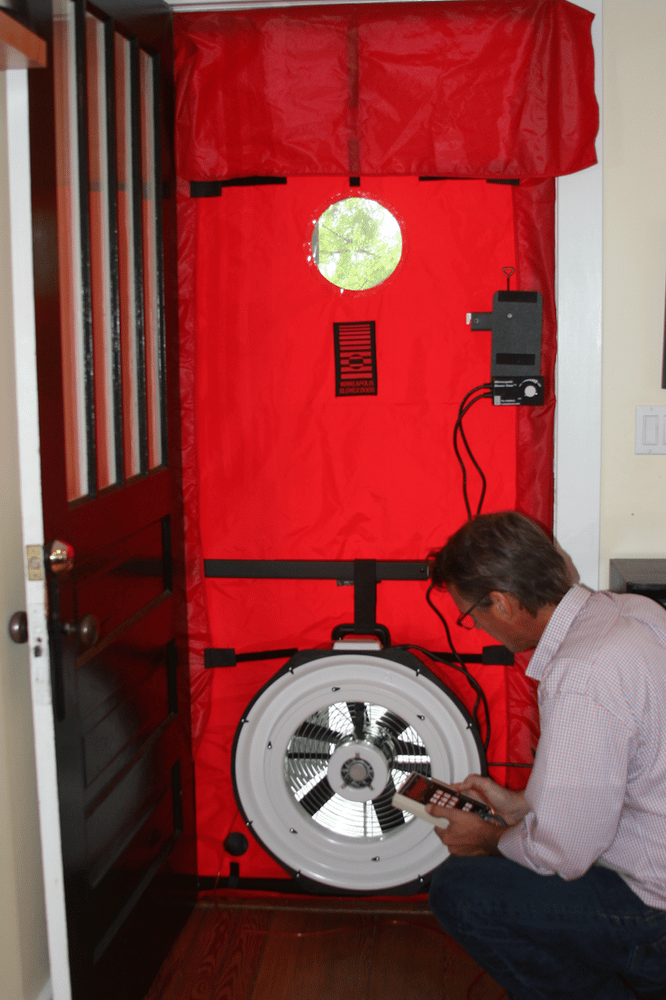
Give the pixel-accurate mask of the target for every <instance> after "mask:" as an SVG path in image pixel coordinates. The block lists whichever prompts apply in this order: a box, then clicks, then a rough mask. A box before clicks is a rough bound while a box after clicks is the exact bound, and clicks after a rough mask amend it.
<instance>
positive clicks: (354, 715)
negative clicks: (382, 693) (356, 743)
mask: <svg viewBox="0 0 666 1000" xmlns="http://www.w3.org/2000/svg"><path fill="white" fill-rule="evenodd" d="M347 708H348V709H349V715H350V717H351V721H352V726H353V727H354V736H355V737H356V739H357V740H362V739H363V737H364V736H365V721H366V720H365V704H364V703H363V702H362V701H348V702H347Z"/></svg>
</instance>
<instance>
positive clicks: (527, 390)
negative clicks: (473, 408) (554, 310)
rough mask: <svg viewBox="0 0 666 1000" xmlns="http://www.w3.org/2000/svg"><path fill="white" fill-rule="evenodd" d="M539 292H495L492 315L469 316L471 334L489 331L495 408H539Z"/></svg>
mask: <svg viewBox="0 0 666 1000" xmlns="http://www.w3.org/2000/svg"><path fill="white" fill-rule="evenodd" d="M542 317H543V298H542V297H541V294H540V293H539V292H513V291H500V292H495V294H494V296H493V311H492V312H487V313H483V312H477V313H474V312H473V313H468V314H467V321H468V323H469V324H470V326H471V328H472V330H491V331H492V345H491V362H490V377H491V381H492V386H493V390H492V394H493V403H494V405H495V406H542V405H543V377H542V375H541V326H542Z"/></svg>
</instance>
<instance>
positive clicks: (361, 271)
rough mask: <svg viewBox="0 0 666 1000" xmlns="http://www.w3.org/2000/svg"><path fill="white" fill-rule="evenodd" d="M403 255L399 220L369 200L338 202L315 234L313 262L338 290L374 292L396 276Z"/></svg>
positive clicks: (328, 210)
mask: <svg viewBox="0 0 666 1000" xmlns="http://www.w3.org/2000/svg"><path fill="white" fill-rule="evenodd" d="M401 255H402V233H401V232H400V225H399V223H398V220H397V219H396V218H395V216H394V215H392V214H391V213H390V212H389V210H388V209H387V208H384V206H383V205H380V204H379V202H377V201H372V200H371V199H370V198H345V199H343V200H342V201H336V202H334V203H333V204H332V205H329V207H328V208H327V209H326V211H325V212H324V213H323V214H322V215H320V216H319V218H318V219H317V221H316V222H315V226H314V229H313V231H312V258H313V260H314V263H315V264H316V265H317V268H318V269H319V271H320V273H321V274H323V276H324V277H325V278H326V279H327V280H328V281H330V282H331V284H333V285H337V286H338V288H345V289H347V290H349V291H361V290H362V289H364V288H374V287H375V285H379V284H381V283H382V281H386V279H387V278H388V277H389V275H391V274H393V272H394V271H395V269H396V267H397V266H398V263H399V261H400V257H401Z"/></svg>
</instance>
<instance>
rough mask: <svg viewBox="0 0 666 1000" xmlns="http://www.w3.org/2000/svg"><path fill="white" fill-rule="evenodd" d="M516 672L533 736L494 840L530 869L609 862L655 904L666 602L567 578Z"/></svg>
mask: <svg viewBox="0 0 666 1000" xmlns="http://www.w3.org/2000/svg"><path fill="white" fill-rule="evenodd" d="M527 674H528V676H530V677H534V678H535V679H536V680H537V681H538V682H539V711H540V716H541V739H540V741H539V747H538V750H537V754H536V759H535V761H534V768H533V771H532V775H531V777H530V780H529V783H528V785H527V788H526V790H525V798H526V800H527V803H528V805H529V807H530V810H531V811H530V813H529V814H528V815H527V816H526V817H525V819H524V820H523V821H522V822H521V823H519V824H518V826H516V827H514V828H513V829H511V830H508V831H507V832H506V833H505V834H504V835H503V836H502V838H501V840H500V844H499V847H500V850H501V852H502V854H504V855H505V856H506V857H507V858H512V859H513V860H514V861H517V862H518V863H519V864H521V865H524V866H525V867H527V868H531V869H532V870H533V871H536V872H539V873H540V874H542V875H552V874H554V873H557V874H558V875H561V877H562V878H563V879H567V880H569V879H575V878H578V877H579V876H581V875H583V874H584V873H585V872H586V871H587V870H588V868H589V867H590V865H592V864H594V863H595V862H598V863H599V864H604V865H607V866H608V867H610V868H614V869H615V870H616V871H617V872H618V873H619V874H620V875H621V876H622V877H623V878H624V879H625V880H626V881H627V883H628V884H629V885H630V886H631V888H632V889H633V890H634V892H636V893H637V895H638V896H640V897H641V899H642V900H643V901H644V902H646V903H648V904H649V905H650V906H655V907H657V908H659V909H662V910H666V611H664V609H663V608H661V607H660V606H659V605H658V604H657V603H655V602H654V601H651V600H649V599H648V598H645V597H637V596H635V595H630V594H611V593H607V592H603V591H602V592H600V593H590V592H589V591H588V590H586V589H585V588H583V587H578V586H576V587H572V588H571V590H570V591H569V592H568V593H567V594H566V596H565V597H564V599H563V600H562V601H561V602H560V603H559V604H558V606H557V608H556V610H555V612H554V614H553V615H552V617H551V619H550V621H549V623H548V625H547V626H546V630H545V631H544V633H543V635H542V637H541V640H540V641H539V645H538V646H537V648H536V651H535V653H534V655H533V657H532V660H531V662H530V665H529V668H528V670H527Z"/></svg>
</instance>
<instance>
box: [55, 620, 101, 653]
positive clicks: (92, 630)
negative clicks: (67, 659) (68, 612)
mask: <svg viewBox="0 0 666 1000" xmlns="http://www.w3.org/2000/svg"><path fill="white" fill-rule="evenodd" d="M62 630H63V632H64V633H65V635H76V636H77V637H78V640H79V642H80V643H81V645H82V646H94V645H95V643H96V642H97V640H98V639H99V624H98V622H97V619H96V618H95V616H94V615H84V616H83V618H82V619H81V621H80V622H76V623H74V624H72V623H70V622H67V623H66V624H64V625H63V627H62Z"/></svg>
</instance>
